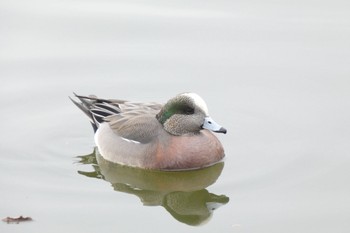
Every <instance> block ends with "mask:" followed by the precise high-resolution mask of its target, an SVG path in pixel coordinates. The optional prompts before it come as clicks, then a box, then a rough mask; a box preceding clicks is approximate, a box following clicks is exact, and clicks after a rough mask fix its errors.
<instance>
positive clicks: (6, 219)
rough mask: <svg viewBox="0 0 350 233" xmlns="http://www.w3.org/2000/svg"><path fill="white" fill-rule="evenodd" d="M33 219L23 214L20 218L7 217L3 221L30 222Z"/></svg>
mask: <svg viewBox="0 0 350 233" xmlns="http://www.w3.org/2000/svg"><path fill="white" fill-rule="evenodd" d="M32 220H33V219H32V218H31V217H23V216H22V215H21V216H19V217H18V218H12V217H7V218H4V219H3V220H2V221H4V222H7V223H17V224H18V223H20V222H28V221H32Z"/></svg>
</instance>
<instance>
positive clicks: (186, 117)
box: [156, 93, 227, 135]
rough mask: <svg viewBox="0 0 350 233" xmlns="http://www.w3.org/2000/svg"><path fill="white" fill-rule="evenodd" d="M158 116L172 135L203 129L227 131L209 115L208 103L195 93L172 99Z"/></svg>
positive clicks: (194, 132)
mask: <svg viewBox="0 0 350 233" xmlns="http://www.w3.org/2000/svg"><path fill="white" fill-rule="evenodd" d="M156 117H157V119H158V121H159V122H160V123H161V124H162V125H163V127H164V129H165V130H166V131H167V132H168V133H170V134H172V135H183V134H196V133H199V131H200V130H202V129H208V130H211V131H213V132H216V133H226V132H227V131H226V129H225V128H223V127H221V126H220V125H219V124H217V123H216V122H215V121H214V120H213V119H212V118H211V117H210V116H209V114H208V107H207V104H206V103H205V102H204V100H203V99H202V98H201V97H200V96H199V95H197V94H195V93H183V94H179V95H177V96H175V97H174V98H172V99H170V100H169V101H168V102H167V103H166V104H165V105H164V106H163V108H162V109H161V110H160V112H159V113H158V114H157V115H156Z"/></svg>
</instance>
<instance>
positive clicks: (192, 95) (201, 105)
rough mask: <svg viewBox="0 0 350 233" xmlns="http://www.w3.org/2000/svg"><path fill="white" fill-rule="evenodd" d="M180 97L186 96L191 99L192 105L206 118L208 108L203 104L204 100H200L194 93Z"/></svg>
mask: <svg viewBox="0 0 350 233" xmlns="http://www.w3.org/2000/svg"><path fill="white" fill-rule="evenodd" d="M182 95H185V96H188V97H190V98H191V99H193V101H194V103H195V104H196V105H197V106H198V107H199V108H201V109H202V110H203V112H204V113H205V114H206V115H207V116H208V115H209V113H208V107H207V104H206V103H205V102H204V100H203V99H202V97H200V96H199V95H197V94H196V93H184V94H182Z"/></svg>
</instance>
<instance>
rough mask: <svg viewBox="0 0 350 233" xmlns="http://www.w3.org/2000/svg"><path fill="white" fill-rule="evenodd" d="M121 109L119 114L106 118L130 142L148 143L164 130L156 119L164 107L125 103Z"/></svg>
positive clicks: (114, 129) (117, 132) (154, 104)
mask: <svg viewBox="0 0 350 233" xmlns="http://www.w3.org/2000/svg"><path fill="white" fill-rule="evenodd" d="M119 107H120V109H121V112H120V113H119V114H113V115H110V116H108V117H105V118H104V121H106V122H108V123H109V126H110V128H111V129H112V130H113V132H114V133H116V134H117V135H119V136H121V137H123V138H125V139H128V140H133V141H137V142H140V143H148V142H150V141H152V140H153V139H154V138H155V137H156V136H157V135H158V134H159V131H160V130H162V125H161V124H160V123H159V122H158V120H157V119H156V117H155V116H156V114H157V113H158V112H159V111H160V109H161V107H162V105H161V104H157V103H132V102H125V103H123V104H120V105H119Z"/></svg>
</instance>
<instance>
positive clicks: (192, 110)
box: [184, 107, 194, 115]
mask: <svg viewBox="0 0 350 233" xmlns="http://www.w3.org/2000/svg"><path fill="white" fill-rule="evenodd" d="M184 113H185V114H186V115H191V114H193V113H194V109H193V108H191V107H186V108H185V109H184Z"/></svg>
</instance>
